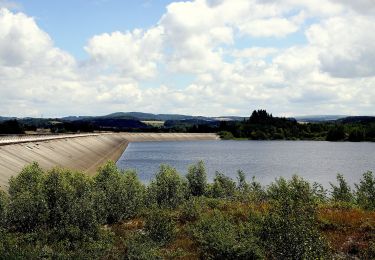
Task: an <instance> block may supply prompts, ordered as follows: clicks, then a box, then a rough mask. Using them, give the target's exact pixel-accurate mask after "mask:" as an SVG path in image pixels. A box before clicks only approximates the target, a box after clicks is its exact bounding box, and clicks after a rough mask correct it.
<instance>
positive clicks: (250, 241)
mask: <svg viewBox="0 0 375 260" xmlns="http://www.w3.org/2000/svg"><path fill="white" fill-rule="evenodd" d="M191 233H192V236H193V238H194V240H195V241H196V242H197V243H198V245H199V247H200V249H201V252H202V254H203V256H204V258H205V259H263V253H262V250H261V248H260V247H259V241H258V239H257V237H256V236H255V235H254V234H253V233H252V232H251V228H246V227H245V226H242V225H235V224H234V223H233V222H232V221H231V219H230V217H228V216H227V215H224V214H223V213H221V212H220V211H214V212H213V213H212V214H205V215H203V216H202V218H201V219H200V220H198V222H196V223H194V224H193V225H192V226H191Z"/></svg>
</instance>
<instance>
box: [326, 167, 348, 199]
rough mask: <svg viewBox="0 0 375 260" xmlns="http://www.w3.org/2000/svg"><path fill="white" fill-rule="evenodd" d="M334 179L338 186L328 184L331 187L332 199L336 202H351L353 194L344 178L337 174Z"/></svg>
mask: <svg viewBox="0 0 375 260" xmlns="http://www.w3.org/2000/svg"><path fill="white" fill-rule="evenodd" d="M336 179H337V181H338V183H339V184H338V186H335V185H334V184H332V183H330V184H331V187H332V192H331V193H332V199H333V200H334V201H336V202H352V201H353V194H352V192H351V189H350V186H349V184H348V183H347V182H346V180H345V179H344V176H343V175H342V174H337V177H336Z"/></svg>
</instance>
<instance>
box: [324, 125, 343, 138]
mask: <svg viewBox="0 0 375 260" xmlns="http://www.w3.org/2000/svg"><path fill="white" fill-rule="evenodd" d="M344 139H345V131H344V127H343V126H342V125H335V126H334V127H332V128H331V129H330V130H329V131H328V133H327V138H326V140H327V141H342V140H344Z"/></svg>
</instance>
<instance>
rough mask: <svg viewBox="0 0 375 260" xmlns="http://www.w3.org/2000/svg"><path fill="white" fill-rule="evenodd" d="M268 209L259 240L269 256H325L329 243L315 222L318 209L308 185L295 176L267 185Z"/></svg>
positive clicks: (280, 257) (320, 257)
mask: <svg viewBox="0 0 375 260" xmlns="http://www.w3.org/2000/svg"><path fill="white" fill-rule="evenodd" d="M267 192H268V196H269V199H270V200H269V205H270V209H269V211H268V213H267V215H266V216H265V218H264V221H263V228H262V232H261V234H262V235H261V238H262V241H264V247H265V249H266V252H267V255H268V257H269V258H271V259H325V258H327V257H328V246H327V244H326V242H325V240H324V239H323V237H322V236H321V235H320V233H319V231H318V229H317V226H318V222H317V209H316V202H315V199H314V194H313V192H312V190H311V187H310V185H309V184H308V183H307V182H306V181H304V180H302V179H300V178H298V177H297V176H294V177H293V178H292V180H290V181H286V180H285V179H283V178H280V179H278V180H277V181H276V182H275V183H272V184H271V185H270V186H269V188H268V191H267Z"/></svg>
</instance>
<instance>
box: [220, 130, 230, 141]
mask: <svg viewBox="0 0 375 260" xmlns="http://www.w3.org/2000/svg"><path fill="white" fill-rule="evenodd" d="M218 135H219V136H220V138H221V139H223V140H231V139H234V136H233V134H232V133H231V132H228V131H220V132H219V133H218Z"/></svg>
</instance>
